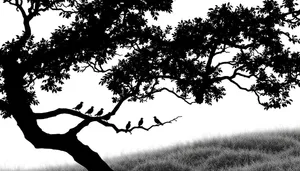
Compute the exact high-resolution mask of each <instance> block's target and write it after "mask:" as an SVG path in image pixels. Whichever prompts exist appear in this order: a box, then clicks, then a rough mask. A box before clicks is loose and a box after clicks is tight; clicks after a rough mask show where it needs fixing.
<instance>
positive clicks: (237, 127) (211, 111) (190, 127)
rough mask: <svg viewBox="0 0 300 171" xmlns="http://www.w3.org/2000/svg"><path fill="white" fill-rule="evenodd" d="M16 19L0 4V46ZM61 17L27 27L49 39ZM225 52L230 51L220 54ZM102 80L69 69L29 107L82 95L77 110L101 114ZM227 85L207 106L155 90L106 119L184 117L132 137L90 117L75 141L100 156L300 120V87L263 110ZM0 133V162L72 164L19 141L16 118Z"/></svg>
mask: <svg viewBox="0 0 300 171" xmlns="http://www.w3.org/2000/svg"><path fill="white" fill-rule="evenodd" d="M1 2H2V1H1ZM223 2H227V1H222V0H210V1H202V2H201V3H199V0H175V2H174V4H173V13H172V14H162V15H161V17H160V18H159V21H158V22H154V23H155V24H160V25H162V26H166V25H167V24H169V25H173V26H175V25H176V24H177V23H178V22H179V21H180V20H182V19H190V18H193V17H196V16H202V17H203V16H205V15H206V13H207V10H208V8H210V7H213V6H214V5H216V4H221V3H223ZM230 2H231V3H232V4H233V5H237V4H239V3H242V4H244V5H245V6H256V5H260V4H261V0H252V1H242V0H235V1H230ZM21 19H22V18H21V14H20V13H18V12H17V11H16V10H15V8H13V7H11V6H10V5H8V4H3V3H0V21H1V27H0V44H2V43H3V42H5V41H7V40H10V39H11V38H13V37H14V36H15V35H16V34H20V33H21V31H22V29H23V26H22V20H21ZM63 23H67V22H66V20H64V19H60V18H59V17H57V14H56V13H53V12H46V13H43V14H42V15H41V16H39V17H37V18H35V19H34V20H33V21H32V23H31V25H32V31H33V33H34V35H35V36H36V40H39V39H40V38H41V37H45V38H47V37H49V35H50V34H49V33H50V32H51V31H53V30H54V29H55V28H57V26H58V25H61V24H63ZM229 55H230V54H229ZM226 57H228V56H221V58H226ZM99 80H100V76H99V75H97V74H94V73H92V72H91V71H90V70H88V71H87V72H86V73H81V74H72V78H71V79H70V80H68V81H66V83H65V85H64V90H63V91H62V92H60V93H58V94H51V93H46V92H41V91H37V96H38V98H39V100H40V105H39V106H35V107H34V111H35V112H46V111H49V110H54V109H57V108H73V107H75V106H76V105H77V104H78V103H79V102H80V101H84V107H83V108H82V112H85V111H86V110H87V109H88V108H89V107H90V106H92V105H93V106H95V111H98V110H99V109H100V108H101V107H103V108H104V110H105V111H104V112H106V111H108V110H111V109H112V108H113V104H112V103H111V93H110V92H108V91H107V90H106V89H105V88H104V87H101V86H99V85H98V82H99ZM224 85H225V86H226V88H227V95H226V96H225V97H224V98H223V99H222V100H221V101H220V102H218V103H213V105H212V106H208V105H188V104H186V103H184V102H183V101H182V100H179V99H177V98H176V97H175V96H173V95H171V94H168V93H161V94H157V95H156V96H155V97H156V98H155V100H153V101H149V102H147V103H143V104H139V103H128V102H127V103H125V104H124V105H123V106H122V107H121V109H120V111H119V113H118V115H117V116H114V117H113V118H112V119H111V121H112V122H114V123H116V124H117V125H118V126H119V127H125V125H126V123H127V122H128V121H129V120H131V122H132V125H134V124H137V122H138V121H139V119H140V117H143V118H144V125H145V126H148V125H151V124H153V116H155V115H156V116H157V117H158V118H159V119H160V120H161V121H165V120H169V119H172V118H174V117H176V116H179V115H182V116H183V117H182V118H180V119H179V120H178V122H174V123H173V124H166V125H165V126H163V127H155V128H154V129H152V130H150V131H149V132H145V131H140V130H136V131H133V134H132V135H130V134H125V133H119V134H116V133H115V132H114V131H113V130H112V129H111V128H105V127H103V126H102V125H99V124H97V123H91V124H90V125H89V126H88V127H86V128H85V129H83V130H82V131H81V132H80V133H79V135H78V136H79V139H80V140H81V141H82V142H83V143H85V144H87V145H89V146H90V147H91V148H92V149H93V150H95V151H97V152H98V153H99V154H100V155H101V156H102V157H104V158H107V157H113V156H119V155H123V154H126V153H130V152H138V151H145V150H151V149H156V148H160V147H165V146H169V145H174V144H178V143H188V142H192V141H194V140H202V139H206V138H210V137H215V136H224V135H230V134H233V133H241V132H251V131H258V130H259V131H262V130H273V129H292V128H297V127H298V126H299V124H300V116H299V114H298V112H297V110H298V106H299V104H300V99H299V98H298V97H297V96H298V94H299V90H298V89H297V90H294V91H292V97H293V99H294V102H293V104H292V105H291V106H289V107H287V108H284V109H281V110H269V111H265V110H263V107H262V106H260V105H258V103H257V101H256V96H255V95H254V94H249V93H246V92H243V91H241V90H239V89H237V88H236V87H234V86H232V85H230V84H229V83H227V82H224ZM78 122H80V119H78V118H75V117H72V116H69V115H60V116H58V117H56V118H51V119H48V120H42V121H38V123H39V125H40V126H41V127H42V129H43V130H45V131H46V132H49V133H64V132H66V131H68V129H70V128H71V127H73V126H75V125H76V124H77V123H78ZM0 137H1V138H0V167H31V166H47V165H49V164H63V163H73V159H72V158H71V157H70V156H69V155H67V154H66V153H64V152H60V151H53V150H41V149H39V150H36V149H35V148H34V147H33V146H32V145H31V144H30V143H29V142H27V141H26V140H25V139H24V136H23V134H22V133H21V131H20V130H19V128H18V127H17V125H16V123H15V121H14V120H13V119H6V120H3V119H0Z"/></svg>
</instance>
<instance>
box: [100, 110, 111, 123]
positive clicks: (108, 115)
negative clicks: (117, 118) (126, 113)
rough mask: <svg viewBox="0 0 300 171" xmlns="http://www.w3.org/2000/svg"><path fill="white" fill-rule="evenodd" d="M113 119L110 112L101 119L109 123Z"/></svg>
mask: <svg viewBox="0 0 300 171" xmlns="http://www.w3.org/2000/svg"><path fill="white" fill-rule="evenodd" d="M110 117H111V114H110V112H108V113H107V114H106V115H104V116H102V117H101V119H103V120H106V121H108V120H109V119H110Z"/></svg>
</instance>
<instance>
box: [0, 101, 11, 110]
mask: <svg viewBox="0 0 300 171" xmlns="http://www.w3.org/2000/svg"><path fill="white" fill-rule="evenodd" d="M0 110H2V111H8V110H9V105H8V103H7V102H5V101H3V100H0Z"/></svg>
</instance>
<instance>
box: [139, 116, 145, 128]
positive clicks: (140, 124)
mask: <svg viewBox="0 0 300 171" xmlns="http://www.w3.org/2000/svg"><path fill="white" fill-rule="evenodd" d="M143 123H144V121H143V118H141V119H140V121H139V123H138V125H139V126H142V125H143Z"/></svg>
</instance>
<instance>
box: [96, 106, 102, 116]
mask: <svg viewBox="0 0 300 171" xmlns="http://www.w3.org/2000/svg"><path fill="white" fill-rule="evenodd" d="M102 114H103V108H101V109H100V110H99V112H98V113H97V114H96V115H95V116H101V115H102Z"/></svg>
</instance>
